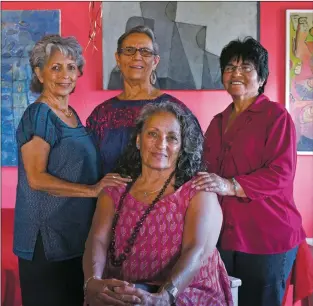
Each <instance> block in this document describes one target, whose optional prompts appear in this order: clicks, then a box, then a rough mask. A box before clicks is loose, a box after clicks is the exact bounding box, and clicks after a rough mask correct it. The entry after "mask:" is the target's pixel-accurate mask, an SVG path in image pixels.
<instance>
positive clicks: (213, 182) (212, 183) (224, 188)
mask: <svg viewBox="0 0 313 306" xmlns="http://www.w3.org/2000/svg"><path fill="white" fill-rule="evenodd" d="M192 187H193V188H196V189H197V190H202V191H209V192H215V193H217V194H218V195H220V196H227V195H228V196H230V195H234V186H233V184H232V182H231V181H230V180H228V179H225V178H222V177H220V176H218V175H217V174H215V173H208V172H198V173H197V176H196V178H195V179H194V181H193V182H192Z"/></svg>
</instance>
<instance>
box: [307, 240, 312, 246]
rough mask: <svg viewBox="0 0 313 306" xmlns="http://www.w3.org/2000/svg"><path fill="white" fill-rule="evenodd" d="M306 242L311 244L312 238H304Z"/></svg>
mask: <svg viewBox="0 0 313 306" xmlns="http://www.w3.org/2000/svg"><path fill="white" fill-rule="evenodd" d="M306 242H307V244H309V245H311V246H313V238H306Z"/></svg>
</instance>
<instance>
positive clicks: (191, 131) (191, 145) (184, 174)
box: [113, 101, 205, 189]
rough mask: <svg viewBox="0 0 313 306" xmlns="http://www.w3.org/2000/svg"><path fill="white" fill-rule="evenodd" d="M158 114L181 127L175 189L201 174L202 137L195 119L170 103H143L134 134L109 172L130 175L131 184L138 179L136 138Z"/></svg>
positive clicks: (138, 155) (138, 167)
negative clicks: (163, 115)
mask: <svg viewBox="0 0 313 306" xmlns="http://www.w3.org/2000/svg"><path fill="white" fill-rule="evenodd" d="M160 112H169V113H172V114H173V115H174V116H175V117H176V118H177V120H178V122H179V123H180V128H181V138H182V141H181V151H180V153H179V158H178V160H177V166H176V170H175V184H174V187H175V188H176V189H177V188H179V187H180V186H181V185H183V184H184V183H185V182H187V181H189V180H190V179H191V178H192V177H193V176H195V175H196V174H197V172H198V171H204V170H205V167H204V164H203V162H202V152H203V140H204V136H203V133H202V130H201V128H200V126H199V124H198V121H197V119H196V117H195V116H194V115H193V114H192V113H191V112H186V111H185V110H184V109H183V108H182V107H181V106H180V105H178V104H176V103H172V102H167V101H164V102H160V103H158V104H152V103H149V104H147V105H146V106H145V107H144V108H143V109H142V111H141V113H140V115H139V117H138V119H137V122H136V127H135V131H134V133H133V134H132V136H131V139H130V141H129V143H128V145H127V147H126V149H125V151H124V153H123V155H122V156H121V157H120V159H119V160H118V162H117V167H116V169H115V170H114V171H113V172H116V173H119V174H120V175H121V176H123V177H125V176H130V177H131V178H132V179H133V181H134V180H136V179H137V178H138V176H139V175H140V174H141V170H142V168H141V167H142V162H141V156H140V151H139V150H138V149H137V147H136V138H137V135H138V134H140V133H141V132H142V129H143V126H144V124H145V122H146V120H147V119H148V118H150V117H151V116H153V115H155V114H156V113H160Z"/></svg>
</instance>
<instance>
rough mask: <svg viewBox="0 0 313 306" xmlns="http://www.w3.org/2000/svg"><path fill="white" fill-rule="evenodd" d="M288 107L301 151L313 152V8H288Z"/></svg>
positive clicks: (304, 153)
mask: <svg viewBox="0 0 313 306" xmlns="http://www.w3.org/2000/svg"><path fill="white" fill-rule="evenodd" d="M285 105H286V109H287V110H288V111H289V113H290V115H291V117H292V119H293V121H294V123H295V127H296V135H297V154H298V155H313V10H286V103H285Z"/></svg>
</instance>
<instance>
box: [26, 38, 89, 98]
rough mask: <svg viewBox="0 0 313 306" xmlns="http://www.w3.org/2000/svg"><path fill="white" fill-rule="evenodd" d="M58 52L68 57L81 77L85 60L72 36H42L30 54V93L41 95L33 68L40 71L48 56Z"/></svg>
mask: <svg viewBox="0 0 313 306" xmlns="http://www.w3.org/2000/svg"><path fill="white" fill-rule="evenodd" d="M56 50H58V51H60V52H61V53H62V54H63V55H64V56H66V57H70V58H71V59H72V60H74V61H75V62H76V65H77V67H78V70H79V72H80V76H81V75H83V67H84V65H85V59H84V57H83V55H82V52H83V50H82V47H81V46H80V44H79V43H78V41H77V39H76V38H75V37H74V36H68V37H61V36H60V35H57V34H51V35H46V36H44V37H43V38H42V39H41V40H39V41H38V42H37V43H36V44H35V46H34V48H33V49H32V51H31V52H30V57H29V63H30V66H31V69H32V80H31V84H30V89H31V91H32V92H36V93H41V92H42V91H43V85H42V83H40V81H39V79H38V77H37V75H36V73H35V68H36V67H39V68H40V70H42V69H43V68H44V66H45V64H46V63H47V61H48V60H49V58H50V56H51V55H52V54H53V53H54V52H55V51H56Z"/></svg>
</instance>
